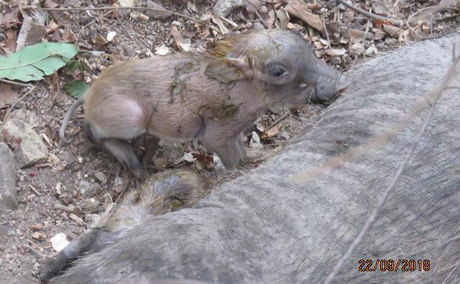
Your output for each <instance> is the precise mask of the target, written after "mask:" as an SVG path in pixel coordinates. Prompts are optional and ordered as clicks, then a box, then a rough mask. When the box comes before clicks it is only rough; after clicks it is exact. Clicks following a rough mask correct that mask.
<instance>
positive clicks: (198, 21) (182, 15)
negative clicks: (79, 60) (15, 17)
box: [22, 6, 208, 26]
mask: <svg viewBox="0 0 460 284" xmlns="http://www.w3.org/2000/svg"><path fill="white" fill-rule="evenodd" d="M22 9H31V10H38V11H98V10H149V11H155V12H164V13H169V14H171V15H174V16H178V17H182V18H184V19H188V20H190V21H193V22H196V23H198V24H200V25H204V26H208V25H207V24H206V23H203V22H202V21H201V20H198V19H195V18H192V17H189V16H187V15H184V14H181V13H177V12H173V11H169V10H166V9H156V8H150V7H108V6H103V7H92V8H91V7H86V8H82V7H78V8H77V7H68V8H35V7H31V6H27V7H24V8H22Z"/></svg>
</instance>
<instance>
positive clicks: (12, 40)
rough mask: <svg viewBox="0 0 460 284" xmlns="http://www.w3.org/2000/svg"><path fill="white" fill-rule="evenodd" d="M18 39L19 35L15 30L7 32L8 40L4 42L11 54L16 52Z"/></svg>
mask: <svg viewBox="0 0 460 284" xmlns="http://www.w3.org/2000/svg"><path fill="white" fill-rule="evenodd" d="M16 39H17V33H16V31H15V30H13V29H9V30H7V31H6V39H5V40H4V41H3V43H4V45H5V47H6V48H8V50H9V51H10V52H14V51H15V50H16Z"/></svg>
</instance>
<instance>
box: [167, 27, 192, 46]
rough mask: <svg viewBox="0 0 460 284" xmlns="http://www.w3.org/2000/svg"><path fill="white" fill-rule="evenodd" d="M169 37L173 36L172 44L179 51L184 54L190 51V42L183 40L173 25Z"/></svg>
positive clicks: (187, 39)
mask: <svg viewBox="0 0 460 284" xmlns="http://www.w3.org/2000/svg"><path fill="white" fill-rule="evenodd" d="M171 35H172V36H173V38H174V42H175V43H176V45H177V47H178V48H179V49H180V50H182V51H186V52H187V51H190V47H191V44H192V41H191V40H190V39H189V38H184V37H183V36H182V34H181V32H180V31H179V30H178V29H177V27H176V26H175V25H172V26H171Z"/></svg>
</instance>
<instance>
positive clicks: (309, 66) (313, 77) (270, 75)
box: [206, 29, 340, 105]
mask: <svg viewBox="0 0 460 284" xmlns="http://www.w3.org/2000/svg"><path fill="white" fill-rule="evenodd" d="M210 54H211V55H212V56H213V58H214V60H212V61H211V63H209V65H208V66H207V68H206V73H207V74H208V76H210V77H213V78H214V79H216V80H219V81H221V82H224V83H230V82H234V81H237V80H242V79H250V80H254V81H255V82H260V83H262V84H261V86H262V88H263V89H264V90H265V93H266V94H267V95H268V96H270V99H271V100H272V101H273V102H276V103H283V104H288V105H295V104H304V103H308V102H321V101H326V100H329V99H331V98H332V97H333V96H334V95H335V93H336V89H337V82H338V79H339V77H340V73H339V72H338V71H336V70H335V69H333V68H331V67H329V66H328V65H326V64H325V63H324V62H323V61H321V60H319V59H318V58H317V57H316V56H315V54H314V53H313V50H312V48H311V47H310V46H309V44H308V43H307V42H306V41H305V40H304V39H303V38H302V37H300V36H299V35H296V34H294V33H292V32H290V31H285V30H278V29H275V30H258V31H252V32H248V33H244V34H239V35H234V36H231V37H228V38H226V39H224V40H221V41H218V42H217V43H216V45H215V47H214V49H213V50H212V51H211V52H210Z"/></svg>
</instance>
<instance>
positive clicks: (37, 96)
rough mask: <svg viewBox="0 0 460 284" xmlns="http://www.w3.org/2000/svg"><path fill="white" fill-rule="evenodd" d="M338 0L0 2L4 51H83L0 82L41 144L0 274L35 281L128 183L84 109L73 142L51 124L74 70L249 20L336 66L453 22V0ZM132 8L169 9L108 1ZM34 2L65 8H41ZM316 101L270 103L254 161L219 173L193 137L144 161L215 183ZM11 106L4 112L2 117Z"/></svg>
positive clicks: (20, 181)
mask: <svg viewBox="0 0 460 284" xmlns="http://www.w3.org/2000/svg"><path fill="white" fill-rule="evenodd" d="M216 2H218V3H217V4H216ZM343 2H345V1H325V0H317V1H302V0H291V1H287V0H241V1H200V0H196V1H194V0H190V1H188V0H171V1H167V0H164V1H156V3H153V1H150V0H137V1H135V0H120V1H117V0H92V1H83V0H44V1H38V0H29V1H27V0H5V1H2V2H1V3H0V12H1V16H2V17H1V18H0V56H8V55H9V54H11V53H13V52H14V51H15V50H16V47H17V45H18V44H20V43H19V42H20V41H21V40H24V39H25V42H26V44H33V43H37V42H40V41H50V42H72V43H75V44H77V45H78V46H79V48H80V53H78V55H77V56H76V58H75V61H74V63H75V64H74V65H73V66H74V67H75V66H77V67H75V68H71V67H65V68H62V69H61V70H59V71H58V72H57V73H55V74H53V75H51V76H48V77H46V78H45V79H44V80H42V81H39V82H34V83H32V84H30V85H27V86H22V85H18V84H15V83H13V82H6V81H0V129H1V128H2V122H3V124H5V123H6V120H8V119H17V120H21V121H22V122H24V123H25V124H27V125H29V126H30V127H31V128H32V129H33V131H34V132H35V134H36V135H38V137H39V138H38V139H39V140H40V142H39V143H42V144H43V145H44V146H45V147H46V150H47V151H46V156H47V158H46V159H41V160H40V161H38V162H36V163H34V164H33V165H31V166H24V167H22V168H19V169H16V179H17V182H16V186H17V190H18V200H19V208H18V209H17V210H15V211H1V210H0V275H1V277H0V283H37V282H38V280H37V278H36V275H37V271H38V270H39V268H40V266H41V263H42V262H43V259H45V257H46V256H49V255H53V254H54V253H55V249H53V246H52V245H51V243H50V239H51V238H53V237H55V236H56V235H58V234H59V233H64V234H65V235H66V236H67V238H68V239H69V240H71V239H74V238H75V237H76V236H78V235H79V234H80V233H81V232H83V231H84V230H85V229H86V228H87V227H88V226H89V225H90V224H91V223H92V221H93V220H94V219H95V217H96V216H97V215H98V214H99V213H101V212H103V211H104V209H105V207H106V206H107V202H108V200H117V198H119V195H120V194H123V193H124V192H125V191H127V190H130V188H132V187H133V186H134V180H133V179H132V178H131V177H130V175H129V173H127V171H126V170H124V169H123V168H122V167H121V166H120V164H119V163H118V162H117V161H116V160H115V159H114V158H113V157H112V156H111V155H109V154H107V153H105V152H101V151H97V150H94V149H89V148H88V147H87V142H86V136H85V131H84V129H83V120H82V118H83V113H82V111H81V110H79V111H78V112H77V113H78V114H77V115H75V116H74V118H73V119H72V122H71V124H70V125H69V128H68V132H67V136H68V137H70V138H71V142H70V143H68V144H65V145H63V146H60V144H59V137H58V130H59V127H60V125H61V121H62V118H63V116H64V113H65V112H66V111H67V109H68V108H69V106H70V104H71V103H72V102H73V101H74V100H75V99H74V98H73V97H71V96H69V95H68V94H66V93H65V92H64V91H63V89H64V88H63V86H64V85H65V84H67V83H69V82H71V81H73V80H84V81H85V82H86V83H88V84H90V83H91V82H92V81H93V80H94V79H96V78H97V76H98V75H99V74H100V73H101V72H102V71H103V70H104V69H106V68H107V67H109V66H110V65H113V64H117V63H119V62H121V61H126V60H130V59H133V58H146V57H151V56H154V55H156V54H159V55H162V54H168V53H176V52H183V51H186V52H200V51H203V50H205V49H206V47H207V46H208V45H209V44H210V43H212V42H213V41H215V40H216V39H219V38H222V37H223V36H225V34H229V33H238V32H244V31H246V30H249V29H254V28H275V27H277V28H285V29H291V30H295V31H297V32H299V33H301V34H302V35H303V36H304V37H305V39H306V40H307V41H309V42H310V43H311V44H312V45H313V47H314V50H315V53H316V55H317V56H318V57H320V58H322V60H324V61H326V62H327V63H328V64H330V65H332V66H334V67H335V68H337V69H339V70H342V71H346V70H348V69H350V68H353V66H354V65H355V64H359V63H360V62H362V61H366V60H368V59H370V58H373V57H375V56H378V55H379V54H380V53H383V52H387V51H389V50H393V49H397V48H399V47H401V46H404V45H406V44H410V43H412V42H416V41H420V40H424V39H428V38H434V37H439V36H442V35H444V34H449V33H454V32H460V28H459V27H460V25H459V22H460V17H459V10H458V8H460V4H459V3H460V2H459V1H458V0H457V1H456V0H441V1H440V0H423V1H421V0H379V1H373V0H365V1H357V0H353V1H351V2H348V3H351V5H352V6H353V7H357V8H358V9H353V8H351V7H349V5H347V4H346V3H343ZM231 5H234V6H231ZM133 6H135V7H150V8H156V9H158V8H161V7H163V8H164V9H166V10H168V11H173V12H176V13H178V14H175V15H171V14H169V13H166V12H158V11H155V10H149V9H136V10H128V9H112V8H116V7H133ZM95 7H108V9H94V8H95ZM20 8H21V9H20ZM40 8H51V9H53V8H65V9H62V10H53V11H51V10H40V11H39V9H40ZM75 8H86V9H75ZM109 8H110V9H109ZM33 11H36V12H37V11H38V12H40V15H41V17H43V18H44V19H45V21H44V22H42V23H41V24H35V25H33V27H32V28H31V29H30V31H28V32H26V33H25V35H24V34H21V32H22V31H21V29H22V28H23V26H24V25H25V21H26V18H27V15H31V13H32V12H33ZM196 20H199V21H196ZM1 60H2V58H1V57H0V62H1ZM325 107H327V106H325V105H307V106H305V107H303V108H295V109H294V108H292V109H276V110H272V111H271V112H270V113H268V114H266V115H264V116H262V117H261V118H260V119H258V120H257V121H256V122H255V123H254V125H253V126H252V127H251V128H250V129H248V130H247V131H246V132H245V133H244V134H245V139H246V140H245V143H246V147H247V151H248V152H249V154H250V156H251V157H253V158H254V162H253V163H252V164H250V165H247V166H245V167H243V168H241V169H239V170H238V171H235V172H232V173H229V174H222V173H221V171H220V168H221V166H219V163H217V162H215V156H213V155H211V154H209V153H207V152H206V151H205V149H204V148H203V147H202V146H201V145H199V143H196V142H194V143H184V144H178V145H164V146H163V147H162V148H161V151H160V152H159V153H158V154H157V156H156V157H155V158H154V160H153V162H154V164H155V166H156V167H157V168H159V169H170V168H192V169H195V170H198V171H200V172H201V173H202V174H203V175H206V176H207V177H208V178H209V179H212V181H213V183H220V182H222V181H224V180H228V179H231V178H234V177H235V176H237V175H239V174H241V173H242V172H244V171H247V170H249V169H251V168H253V167H257V165H258V164H259V163H260V162H261V161H263V160H265V159H267V158H269V157H271V156H273V155H274V154H276V153H278V152H279V151H281V150H282V148H283V145H286V143H289V141H292V139H293V138H295V137H296V136H298V135H300V134H301V133H304V132H305V131H308V127H311V126H312V123H313V121H314V117H315V116H316V115H318V114H320V113H321V111H322V109H324V108H325ZM9 112H11V115H7V113H9ZM0 138H1V135H0ZM3 140H4V141H3V142H5V143H6V144H7V145H8V146H9V147H10V148H11V150H13V152H16V150H17V147H18V145H17V143H16V144H15V141H12V140H9V139H8V137H6V136H4V137H3ZM0 142H2V141H1V139H0ZM16 142H17V141H16ZM23 143H24V141H23ZM19 144H20V143H19ZM139 151H140V152H142V147H140V149H139ZM0 160H1V159H0ZM8 166H10V165H5V164H0V167H8Z"/></svg>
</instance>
